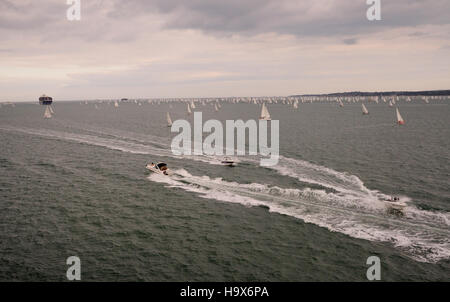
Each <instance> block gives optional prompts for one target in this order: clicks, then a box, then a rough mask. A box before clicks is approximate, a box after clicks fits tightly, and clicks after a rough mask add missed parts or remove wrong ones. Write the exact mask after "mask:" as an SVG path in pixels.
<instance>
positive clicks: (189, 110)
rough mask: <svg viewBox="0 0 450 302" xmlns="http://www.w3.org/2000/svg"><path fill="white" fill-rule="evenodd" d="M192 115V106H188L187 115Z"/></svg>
mask: <svg viewBox="0 0 450 302" xmlns="http://www.w3.org/2000/svg"><path fill="white" fill-rule="evenodd" d="M191 113H192V110H191V106H190V105H189V104H187V114H188V115H190V114H191Z"/></svg>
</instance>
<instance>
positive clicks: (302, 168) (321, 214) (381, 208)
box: [0, 126, 450, 262]
mask: <svg viewBox="0 0 450 302" xmlns="http://www.w3.org/2000/svg"><path fill="white" fill-rule="evenodd" d="M0 130H5V131H16V132H17V131H18V132H23V133H27V134H30V135H39V136H43V137H46V138H50V139H58V140H65V141H72V142H77V143H81V144H90V145H94V146H100V147H105V148H109V149H112V150H118V151H122V152H128V153H132V154H148V155H152V156H160V157H172V158H183V159H185V158H186V159H189V160H196V161H201V162H204V163H207V164H214V165H216V164H217V165H219V164H220V160H219V158H218V157H214V156H189V157H188V156H175V155H173V154H172V152H171V151H170V148H169V143H168V142H165V141H164V140H157V138H153V139H152V140H149V139H148V138H149V137H148V136H147V135H139V134H136V135H131V134H130V133H128V132H121V133H118V132H117V133H116V132H115V131H113V130H111V131H108V130H105V129H101V130H99V129H97V130H96V129H84V130H85V131H88V134H81V133H72V132H65V131H56V130H49V129H32V128H23V127H10V126H1V127H0ZM152 141H158V144H153V143H151V142H152ZM166 144H167V145H166ZM240 160H241V161H243V162H244V161H245V162H247V164H250V165H251V167H252V168H257V169H270V170H272V171H274V172H275V173H276V174H279V175H283V176H286V177H291V178H294V179H296V180H298V181H300V182H302V183H304V184H305V188H302V189H299V188H282V187H279V186H274V185H271V184H259V183H251V184H241V183H237V182H230V181H225V180H223V179H222V178H210V177H209V176H206V175H204V176H195V175H192V174H190V173H189V172H188V171H186V170H183V169H179V170H172V173H173V174H174V175H173V176H170V177H167V176H164V175H158V174H152V175H150V176H149V180H151V181H154V182H158V183H163V184H164V185H165V186H167V187H171V188H179V189H183V190H185V191H188V192H192V193H195V194H197V195H199V196H201V197H203V198H208V199H215V200H218V201H223V202H232V203H239V204H242V205H245V206H264V207H267V208H268V209H269V211H271V212H276V213H279V214H283V215H289V216H292V217H296V218H298V219H301V220H303V221H305V222H307V223H313V224H315V225H318V226H320V227H324V228H326V229H328V230H330V231H333V232H340V233H343V234H346V235H348V236H351V237H354V238H360V239H366V240H370V241H383V242H390V243H392V244H393V245H395V246H396V247H398V248H399V249H401V250H402V251H404V252H405V253H406V254H407V255H409V256H411V257H412V258H414V259H416V260H418V261H425V262H437V261H439V260H442V259H448V258H450V242H449V238H450V228H449V226H450V213H448V212H434V211H426V210H421V209H418V208H416V207H415V206H414V205H413V204H411V203H410V204H407V206H406V207H405V208H404V215H403V216H402V217H395V216H392V215H389V214H387V211H386V203H385V202H384V201H383V200H385V199H387V198H388V196H387V195H385V194H383V193H381V192H378V191H376V190H370V189H368V188H367V187H365V185H364V183H363V182H362V181H361V179H359V178H358V177H357V176H355V175H351V174H348V173H345V172H338V171H335V170H333V169H330V168H327V167H323V166H320V165H316V164H313V163H310V162H307V161H302V160H298V159H293V158H288V157H283V156H281V157H280V161H279V164H278V165H277V166H274V167H264V168H263V167H259V166H258V163H259V160H258V159H257V158H240ZM318 186H319V189H317V188H316V187H318ZM402 200H406V201H408V198H407V197H402Z"/></svg>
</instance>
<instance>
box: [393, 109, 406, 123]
mask: <svg viewBox="0 0 450 302" xmlns="http://www.w3.org/2000/svg"><path fill="white" fill-rule="evenodd" d="M395 110H396V113H397V124H399V125H404V124H405V120H404V119H403V118H402V116H401V115H400V111H398V108H395Z"/></svg>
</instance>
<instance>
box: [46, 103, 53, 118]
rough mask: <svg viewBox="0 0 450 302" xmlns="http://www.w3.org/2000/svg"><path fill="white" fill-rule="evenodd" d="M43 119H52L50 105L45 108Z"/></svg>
mask: <svg viewBox="0 0 450 302" xmlns="http://www.w3.org/2000/svg"><path fill="white" fill-rule="evenodd" d="M44 118H47V119H49V118H52V112H51V111H50V105H46V106H45V112H44Z"/></svg>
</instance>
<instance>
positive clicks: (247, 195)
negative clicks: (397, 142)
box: [149, 169, 450, 262]
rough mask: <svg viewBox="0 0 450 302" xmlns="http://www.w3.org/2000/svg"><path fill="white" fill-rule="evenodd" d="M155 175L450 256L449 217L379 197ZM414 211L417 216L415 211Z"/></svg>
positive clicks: (425, 253) (424, 256)
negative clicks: (400, 213) (396, 208)
mask: <svg viewBox="0 0 450 302" xmlns="http://www.w3.org/2000/svg"><path fill="white" fill-rule="evenodd" d="M172 173H173V175H172V176H171V177H167V176H164V175H159V174H152V175H150V176H149V179H150V180H151V181H154V182H159V183H164V184H166V185H167V186H168V187H175V188H180V189H183V190H186V191H189V192H194V193H197V194H198V195H199V196H200V197H203V198H208V199H215V200H219V201H224V202H232V203H239V204H243V205H245V206H265V207H268V208H269V211H271V212H276V213H280V214H284V215H289V216H293V217H296V218H299V219H301V220H303V221H305V222H307V223H313V224H316V225H318V226H321V227H324V228H327V229H328V230H330V231H333V232H340V233H343V234H346V235H349V236H351V237H354V238H360V239H366V240H370V241H384V242H390V243H392V244H394V245H395V246H397V247H399V248H400V249H401V250H403V251H405V252H406V253H407V254H408V255H410V256H412V257H413V258H414V259H416V260H419V261H428V262H435V261H438V260H440V259H446V258H449V257H450V243H449V241H448V238H449V236H450V231H449V223H448V222H449V220H448V219H449V216H448V215H447V214H444V213H438V214H436V213H432V212H426V211H420V210H418V209H415V208H413V207H407V208H406V215H405V217H395V216H392V215H388V214H387V213H386V207H385V204H384V203H383V202H380V201H379V200H378V199H377V197H374V196H372V195H366V196H365V198H362V197H361V196H358V194H356V195H355V194H342V193H328V192H326V191H325V190H314V189H310V188H305V189H293V188H280V187H277V186H269V185H266V184H257V183H252V184H240V183H237V182H228V181H224V180H223V179H221V178H209V177H208V176H194V175H191V174H190V173H189V172H187V171H186V170H183V169H180V170H175V171H172ZM410 213H413V215H410Z"/></svg>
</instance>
